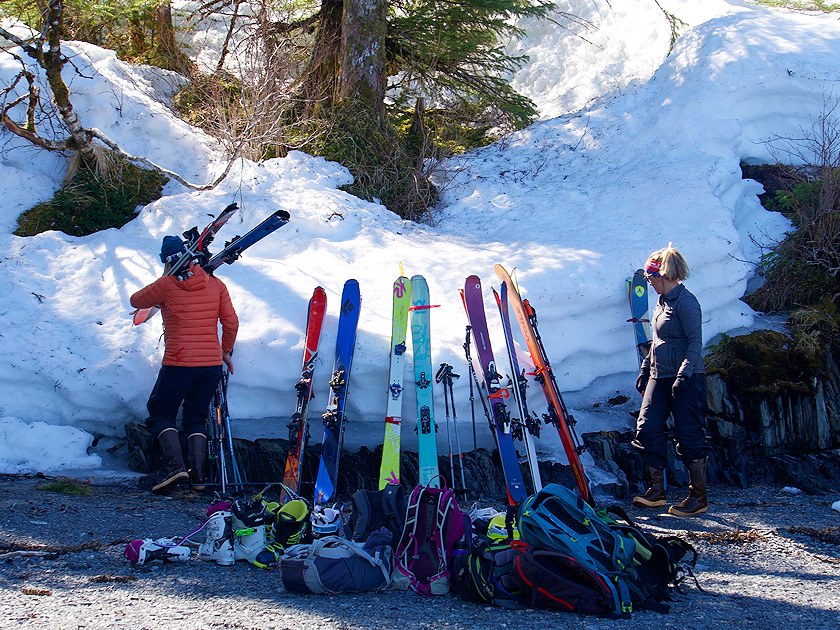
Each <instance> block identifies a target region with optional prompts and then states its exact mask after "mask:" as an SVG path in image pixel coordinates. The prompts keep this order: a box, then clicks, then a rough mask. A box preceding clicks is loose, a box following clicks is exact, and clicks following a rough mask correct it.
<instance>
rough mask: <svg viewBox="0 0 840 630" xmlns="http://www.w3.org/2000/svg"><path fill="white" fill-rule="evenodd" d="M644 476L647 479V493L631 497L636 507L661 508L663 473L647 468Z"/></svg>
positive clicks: (662, 503) (662, 500)
mask: <svg viewBox="0 0 840 630" xmlns="http://www.w3.org/2000/svg"><path fill="white" fill-rule="evenodd" d="M645 476H646V477H647V478H648V489H647V491H646V492H645V493H644V494H642V495H640V496H637V497H633V505H635V506H636V507H662V506H664V505H665V471H664V470H659V469H657V468H651V467H650V466H647V467H646V468H645Z"/></svg>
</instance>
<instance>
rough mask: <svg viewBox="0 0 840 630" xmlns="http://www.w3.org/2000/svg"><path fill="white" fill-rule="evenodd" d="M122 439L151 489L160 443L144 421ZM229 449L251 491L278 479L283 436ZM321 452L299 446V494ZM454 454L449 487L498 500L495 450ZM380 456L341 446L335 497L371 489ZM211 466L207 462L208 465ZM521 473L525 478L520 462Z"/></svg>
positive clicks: (404, 464) (310, 486) (405, 461)
mask: <svg viewBox="0 0 840 630" xmlns="http://www.w3.org/2000/svg"><path fill="white" fill-rule="evenodd" d="M126 438H127V442H128V452H129V462H128V465H129V468H130V469H131V470H133V471H135V472H140V473H147V474H148V477H147V478H146V479H145V480H144V481H143V482H142V485H143V486H144V487H148V488H151V487H152V486H153V485H154V484H155V483H156V482H157V480H159V479H160V478H162V475H163V471H164V469H165V464H164V461H163V457H162V455H161V453H160V448H159V447H158V446H157V445H156V444H155V442H154V440H153V438H152V435H151V434H150V433H149V431H148V429H147V428H146V427H145V425H141V424H129V425H127V426H126ZM233 444H234V454H235V456H236V459H237V461H238V462H239V464H240V469H241V471H242V474H243V475H244V477H245V479H246V481H247V482H248V483H249V485H250V484H253V487H254V488H255V490H256V489H257V488H258V487H259V486H261V485H265V484H267V483H270V482H276V481H282V479H283V469H284V467H285V464H286V453H287V451H288V448H289V442H288V440H283V439H260V440H254V441H249V440H240V439H234V441H233ZM320 456H321V445H320V444H316V443H311V442H310V445H309V446H308V447H307V449H306V450H305V451H304V457H303V462H302V467H301V470H302V475H301V479H302V482H301V494H302V495H303V496H306V497H310V496H314V481H313V480H314V479H315V476H316V473H317V471H318V461H319V458H320ZM454 459H455V475H456V478H455V487H456V489H457V491H458V496H459V498H460V497H462V496H463V488H464V487H466V489H467V493H466V494H467V497H468V498H469V499H470V500H471V501H472V500H477V499H486V500H493V501H504V499H505V496H506V490H505V481H504V476H503V475H502V466H501V460H500V459H499V453H498V451H497V450H493V451H487V450H486V449H483V448H480V449H478V451H470V452H467V453H464V454H463V456H462V457H461V458H460V460H459V459H457V456H456V457H455V458H454ZM381 461H382V447H381V446H378V447H377V448H376V449H374V450H372V451H371V450H370V449H368V448H364V447H363V448H361V449H360V450H359V451H356V452H349V451H347V450H343V451H342V452H341V461H340V462H339V480H338V499H340V500H347V499H348V498H349V497H350V496H351V495H352V494H353V493H354V492H355V491H356V490H362V489H364V490H373V489H376V486H377V484H378V481H379V466H380V463H381ZM460 461H462V462H463V464H464V481H465V484H462V483H461V466H460V463H459V462H460ZM438 466H439V470H440V473H441V475H443V477H444V479H445V480H446V483H447V485H448V486H451V485H452V468H451V465H450V462H449V455H448V454H445V455H441V456H439V458H438ZM211 470H212V466H211ZM522 474H523V477H524V478H525V479H528V471H527V467H526V465H525V464H523V465H522ZM540 476H541V477H542V480H543V483H550V482H558V483H562V484H565V485H572V484H573V483H574V478H573V476H572V472H571V469H569V467H568V466H563V465H561V464H558V463H555V462H549V461H544V462H540ZM417 480H418V464H417V453H413V452H410V451H403V453H402V457H401V466H400V482H401V483H402V485H403V486H405V487H406V489H408V490H410V489H411V488H413V487H414V485H416V483H417Z"/></svg>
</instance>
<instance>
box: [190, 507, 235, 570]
mask: <svg viewBox="0 0 840 630" xmlns="http://www.w3.org/2000/svg"><path fill="white" fill-rule="evenodd" d="M204 526H205V527H206V528H207V540H206V541H205V542H204V543H202V544H201V545H200V546H199V548H198V557H199V558H201V559H202V560H215V562H216V564H220V565H222V566H230V565H232V564H234V563H235V562H236V557H235V555H234V551H233V514H232V513H231V512H228V511H226V510H217V511H215V512H213V513H212V514H211V515H210V518H208V519H207V523H206V524H205V525H204Z"/></svg>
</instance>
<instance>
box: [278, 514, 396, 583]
mask: <svg viewBox="0 0 840 630" xmlns="http://www.w3.org/2000/svg"><path fill="white" fill-rule="evenodd" d="M390 538H391V533H390V532H388V531H387V530H378V531H377V532H375V533H374V534H371V536H370V538H368V540H367V542H366V543H365V544H364V545H362V544H360V543H357V542H353V541H352V540H347V539H346V538H342V537H340V536H325V537H324V538H319V539H318V540H316V541H314V542H313V543H312V544H311V545H292V546H291V547H288V548H287V549H286V550H285V551H284V552H283V558H282V559H281V560H280V571H281V573H282V577H283V586H284V587H285V588H286V590H287V591H294V592H296V593H329V594H330V595H334V594H336V593H361V592H364V591H376V590H380V589H384V588H388V587H389V586H390V585H391V568H392V566H393V550H392V549H391V547H390V546H389V545H388V543H389V542H390Z"/></svg>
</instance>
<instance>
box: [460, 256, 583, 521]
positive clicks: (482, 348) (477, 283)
mask: <svg viewBox="0 0 840 630" xmlns="http://www.w3.org/2000/svg"><path fill="white" fill-rule="evenodd" d="M495 270H496V274H497V275H498V276H499V278H500V280H501V281H502V287H501V293H496V291H495V290H494V295H495V297H496V301H497V304H498V306H499V313H500V316H501V319H502V326H503V329H504V333H505V342H506V346H507V350H508V360H509V362H510V365H511V370H512V372H513V373H514V378H513V379H511V382H510V388H508V387H507V386H505V383H503V377H502V376H501V375H500V373H499V371H498V370H497V364H496V361H495V357H494V355H493V349H492V346H491V344H490V336H489V331H488V328H487V319H486V315H485V312H484V297H483V293H482V289H481V280H480V279H479V278H478V277H477V276H470V277H468V278H467V279H466V282H465V284H464V290H463V292H462V297H463V300H464V308H465V310H466V312H467V319H468V320H469V325H470V328H471V331H472V336H473V343H474V345H475V348H476V350H477V354H478V363H479V366H480V370H475V371H476V372H480V373H481V375H482V376H483V383H480V384H479V390H480V391H483V393H484V395H485V396H486V397H487V399H488V401H489V409H486V408H485V410H486V411H487V413H488V420H489V421H490V425H491V430H492V431H493V432H494V435H495V438H496V445H497V447H498V449H499V455H500V458H501V461H502V470H503V473H504V476H505V481H506V484H507V491H508V502H509V503H510V504H511V505H516V504H518V503H520V502H521V501H523V500H524V499H525V498H526V497H527V489H526V487H525V482H524V479H523V476H522V470H521V468H520V466H519V458H518V455H517V453H516V446H515V443H514V438H515V437H520V438H521V439H523V441H524V443H525V450H526V454H527V458H528V463H529V468H530V472H531V478H532V481H533V484H534V489H535V491H539V490H540V489H541V487H542V482H541V480H540V473H539V468H538V465H537V461H536V452H535V450H534V445H533V437H534V436H536V437H538V436H539V430H540V426H539V419H538V417H537V416H536V415H535V414H532V413H531V412H530V411H529V410H528V407H527V400H526V396H525V387H526V385H527V381H526V380H525V374H524V370H523V371H521V372H520V370H519V364H518V360H517V358H516V353H515V348H514V343H513V333H512V330H511V325H510V315H509V309H512V310H513V312H514V315H515V316H516V319H517V322H518V323H519V328H520V330H521V332H522V336H523V338H524V339H525V343H526V345H527V347H528V351H529V353H530V355H531V360H532V361H533V363H534V369H535V377H536V380H537V382H538V383H539V384H540V386H541V387H542V389H543V393H544V394H545V397H546V402H547V403H548V413H547V414H545V416H544V418H545V420H546V422H548V423H551V424H553V425H554V426H555V427H556V428H557V431H558V434H559V436H560V440H561V442H562V444H563V449H564V451H565V453H566V457H567V458H568V460H569V464H570V466H571V468H572V472H573V474H574V477H575V482H576V485H577V489H578V492H579V494H580V495H581V497H582V498H583V499H584V500H585V501H587V502H589V503H592V502H593V498H592V493H591V490H590V487H589V481H588V479H587V477H586V473H585V471H584V469H583V465H582V464H581V462H580V457H579V455H580V453H581V452H582V450H583V449H582V447H581V446H580V445H579V444H578V440H577V436H576V435H575V434H574V429H573V427H574V419H573V418H572V417H571V415H570V414H569V413H568V411H567V409H566V406H565V404H564V403H563V398H562V396H561V395H560V390H559V387H558V386H557V382H556V380H555V378H554V374H553V372H552V370H551V365H550V363H549V361H548V357H547V355H546V352H545V347H544V346H543V343H542V339H541V337H540V334H539V328H538V323H537V316H536V311H535V310H534V309H533V307H532V306H531V305H530V303H529V302H528V300H522V298H521V296H520V295H519V291H518V290H517V289H516V287H515V286H514V284H513V281H512V280H511V278H510V275H509V274H508V273H507V271H506V270H505V269H504V267H502V266H501V265H496V266H495ZM511 389H512V391H513V397H514V401H515V403H516V405H517V409H518V411H519V416H520V417H519V419H518V421H516V420H513V419H512V418H511V414H510V411H509V410H508V408H507V404H506V402H505V401H506V400H508V399H509V398H510V396H511ZM482 402H483V399H482Z"/></svg>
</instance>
